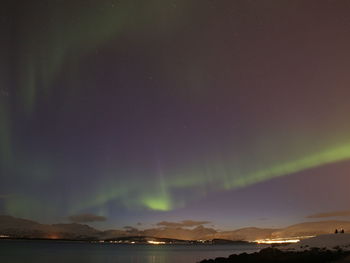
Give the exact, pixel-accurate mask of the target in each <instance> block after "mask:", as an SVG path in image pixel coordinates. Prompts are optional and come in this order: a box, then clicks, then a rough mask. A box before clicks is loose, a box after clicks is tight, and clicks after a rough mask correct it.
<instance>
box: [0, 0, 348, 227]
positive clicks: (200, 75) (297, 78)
mask: <svg viewBox="0 0 350 263" xmlns="http://www.w3.org/2000/svg"><path fill="white" fill-rule="evenodd" d="M349 12H350V2H348V1H325V0H324V1H323V0H322V1H301V0H300V1H287V0H283V1H280V0H266V1H259V0H256V1H255V0H252V1H248V0H245V1H243V0H242V1H211V0H202V1H185V0H182V1H177V0H149V1H136V0H119V1H118V0H101V1H93V0H90V1H80V0H78V1H63V0H62V1H60V0H58V1H49V0H35V1H21V0H18V1H10V0H9V1H3V2H2V3H1V10H0V24H1V32H2V36H1V39H2V41H1V42H0V58H1V59H0V125H1V126H0V180H1V181H0V214H8V215H13V216H19V217H25V218H31V219H37V220H38V219H40V220H42V221H47V222H53V221H59V220H65V218H68V217H71V216H75V215H79V214H95V215H98V216H103V217H105V218H107V221H106V222H102V223H98V224H99V226H101V227H111V226H123V225H136V224H137V222H142V224H145V225H147V224H151V223H154V222H159V221H162V220H168V221H176V220H178V221H180V220H188V219H190V220H209V221H211V222H213V223H215V224H217V226H218V227H222V228H226V227H231V226H234V227H237V226H247V225H258V224H260V225H263V226H269V227H270V226H279V225H280V224H285V223H290V222H292V221H293V220H295V219H297V220H306V219H305V216H307V215H309V214H313V213H325V212H328V211H334V210H337V209H339V210H347V209H349V207H348V204H347V200H348V198H349V197H348V194H347V193H348V183H350V181H349V172H350V162H349V160H350V122H349V116H350V103H349V98H350V75H349V69H350V52H349V48H348V47H349V46H350V34H349V33H350V18H349V15H348V14H349ZM261 218H264V220H260V219H261Z"/></svg>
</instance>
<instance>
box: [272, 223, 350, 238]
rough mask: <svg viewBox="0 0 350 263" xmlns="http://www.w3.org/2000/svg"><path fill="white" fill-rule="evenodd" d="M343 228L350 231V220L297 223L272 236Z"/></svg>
mask: <svg viewBox="0 0 350 263" xmlns="http://www.w3.org/2000/svg"><path fill="white" fill-rule="evenodd" d="M341 228H343V229H344V230H345V232H350V221H337V220H329V221H320V222H306V223H300V224H295V225H291V226H288V227H286V228H283V229H280V230H279V231H275V232H273V233H272V237H298V236H315V235H322V234H329V233H333V232H334V230H335V229H341Z"/></svg>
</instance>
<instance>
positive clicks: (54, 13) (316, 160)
mask: <svg viewBox="0 0 350 263" xmlns="http://www.w3.org/2000/svg"><path fill="white" fill-rule="evenodd" d="M28 2H30V1H28ZM58 2H59V1H58ZM58 2H57V3H58ZM162 2H163V3H162V4H160V1H155V0H152V1H147V4H141V3H140V1H130V0H128V1H120V2H119V4H118V6H116V7H115V8H109V7H110V5H111V4H110V3H108V1H103V4H102V5H101V6H99V9H96V6H94V5H93V4H92V6H90V7H89V8H84V9H82V10H83V12H84V14H82V15H81V16H80V17H79V20H75V15H74V13H72V14H68V15H67V17H63V18H62V17H60V16H61V14H62V13H64V10H63V9H62V6H60V5H57V4H55V3H56V2H52V5H51V7H50V11H48V12H47V13H46V15H44V16H43V17H41V19H39V20H32V22H28V21H22V27H21V34H20V37H19V38H20V40H21V43H23V46H22V47H21V48H20V50H19V53H20V55H19V58H18V61H17V63H18V65H20V69H19V73H18V74H19V80H18V88H19V90H20V92H19V94H20V95H19V98H16V99H18V100H19V101H21V103H17V105H18V104H21V105H22V106H23V109H22V111H23V112H24V113H23V114H24V115H26V116H28V119H30V118H31V116H33V115H35V105H36V103H37V100H38V97H39V96H40V94H41V93H44V94H46V95H47V98H48V100H49V98H50V91H51V89H52V88H53V86H54V83H55V80H56V79H58V78H59V74H60V73H61V70H62V69H63V68H64V66H65V65H66V64H69V65H70V66H71V68H70V70H71V72H72V75H74V72H75V70H77V68H78V65H79V60H80V59H81V58H83V57H84V55H86V54H89V52H94V51H93V50H95V49H97V48H99V47H103V45H106V44H107V43H108V41H110V40H112V39H117V38H118V36H119V34H121V33H123V32H126V31H133V30H139V29H140V28H142V24H143V22H144V21H148V20H152V18H153V17H159V16H161V17H163V19H164V21H166V23H167V24H168V25H171V26H172V27H171V28H170V29H172V30H176V28H177V27H179V26H180V25H181V24H182V23H186V19H184V18H190V16H191V15H192V13H193V12H194V10H195V9H194V7H193V6H192V5H190V4H189V3H188V4H183V6H180V7H178V8H181V9H182V13H183V14H185V15H183V17H182V21H180V19H178V18H177V17H176V16H175V15H174V14H172V12H171V9H169V8H165V7H168V6H170V7H171V6H172V5H171V4H170V3H172V1H168V0H166V1H162ZM135 6H138V8H135ZM28 8H29V7H28ZM75 9H76V12H78V11H81V9H80V8H79V6H76V7H75ZM135 10H136V12H135ZM145 10H146V11H145ZM164 11H166V12H165V13H164ZM130 13H132V14H133V16H132V17H130V15H129V14H130ZM34 16H35V12H34V11H33V12H32V14H31V16H29V17H34ZM33 21H34V22H33ZM47 21H51V22H48V24H47V23H46V22H47ZM43 25H45V26H46V27H44V26H43ZM37 27H39V28H41V31H36V34H33V28H37ZM157 29H158V30H159V32H156V33H158V34H161V33H163V32H162V30H161V29H160V28H157ZM163 30H164V31H168V30H169V27H168V28H167V29H163ZM141 44H142V43H141ZM73 54H74V57H75V60H74V61H73V62H74V63H72V61H70V59H71V56H72V55H73ZM67 62H69V63H67ZM2 67H3V68H5V66H4V65H2ZM2 79H3V78H2ZM2 79H1V80H2ZM71 82H72V83H71V87H70V88H71V90H70V92H72V93H74V92H76V91H75V89H77V88H80V89H82V88H83V87H81V86H80V85H79V83H78V84H77V82H76V80H75V79H74V77H72V79H71ZM1 85H2V86H6V82H5V83H1ZM197 86H199V85H197ZM9 104H10V103H9V102H8V97H5V96H1V95H0V123H1V129H0V165H2V166H4V165H5V164H7V165H9V164H11V162H12V160H13V155H14V152H15V149H14V147H13V141H14V138H12V136H11V134H12V131H13V127H12V124H11V121H10V120H11V117H12V116H11V114H10V112H11V106H10V105H9ZM345 138H346V137H344V138H342V139H343V140H338V141H337V143H330V144H329V145H327V146H326V147H323V149H322V150H319V151H317V152H313V153H309V154H304V155H302V156H296V157H293V158H290V159H289V160H283V161H280V160H276V162H275V163H273V164H269V163H267V164H265V165H262V166H263V167H259V169H256V167H254V165H252V167H254V168H255V169H256V170H252V171H251V170H242V171H238V170H237V167H240V164H239V162H238V161H236V160H225V161H224V162H222V164H220V162H218V163H209V164H208V166H207V169H205V168H202V169H200V168H198V167H201V164H200V163H196V164H189V165H192V167H191V168H188V169H187V168H185V169H182V170H179V171H170V172H169V174H167V176H164V177H162V178H161V180H160V179H159V178H157V180H154V182H149V183H146V182H142V176H136V179H135V178H134V179H130V180H128V182H121V181H114V180H113V179H111V180H110V181H108V182H106V181H104V182H103V183H101V184H100V185H97V186H95V185H94V188H93V189H91V192H89V193H86V194H81V195H79V196H77V197H76V200H73V204H72V205H70V206H71V207H70V212H71V213H72V214H73V213H78V212H80V211H83V210H85V209H89V208H98V207H101V206H102V207H103V206H104V205H105V204H107V203H108V202H110V201H118V202H121V203H122V204H123V205H124V206H125V207H127V208H128V209H149V210H155V211H170V210H173V209H176V208H180V207H184V206H186V204H187V203H188V202H190V201H193V200H198V199H200V198H203V197H204V196H206V195H209V194H211V193H214V192H216V191H223V190H232V189H237V188H241V187H247V186H250V185H253V184H256V183H259V182H263V181H266V180H270V179H272V178H276V177H280V176H285V175H289V174H293V173H297V172H300V171H303V170H306V169H312V168H316V167H319V166H323V165H327V164H332V163H337V162H341V161H345V160H348V159H350V143H348V142H347V140H346V139H345ZM262 139H263V138H262ZM342 141H343V143H342ZM339 145H340V146H339ZM277 154H278V153H277ZM17 158H21V156H20V155H19V154H18V155H17ZM24 159H30V158H28V157H27V158H24ZM22 163H23V162H22ZM35 165H36V163H34V162H29V161H27V163H25V167H22V168H21V169H23V171H26V170H32V169H30V168H31V167H32V166H35ZM37 166H41V167H44V170H45V171H44V172H42V173H41V174H40V175H37V178H33V177H32V179H34V180H37V181H43V180H45V177H46V178H47V180H49V179H50V175H49V174H50V173H51V169H50V167H49V165H46V166H45V164H41V163H39V164H37ZM203 167H205V165H203ZM27 168H28V169H27ZM0 171H1V170H0ZM102 173H103V172H102ZM37 174H38V173H37ZM144 184H146V185H147V187H144ZM177 190H182V191H188V192H189V194H188V195H186V198H185V197H184V196H175V194H174V192H176V191H177ZM42 205H43V201H38V200H36V199H35V197H28V196H19V197H18V196H17V197H11V196H10V197H9V198H7V199H6V200H5V210H6V211H7V212H8V213H9V214H14V215H21V216H26V215H28V214H30V213H31V212H32V210H33V209H37V210H39V209H40V207H41V206H42ZM49 206H50V205H47V206H45V207H49ZM29 207H31V208H30V209H29Z"/></svg>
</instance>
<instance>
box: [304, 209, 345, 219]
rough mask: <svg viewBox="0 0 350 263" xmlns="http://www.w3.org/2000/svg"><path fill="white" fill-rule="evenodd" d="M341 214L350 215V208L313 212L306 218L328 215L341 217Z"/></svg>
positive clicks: (325, 216)
mask: <svg viewBox="0 0 350 263" xmlns="http://www.w3.org/2000/svg"><path fill="white" fill-rule="evenodd" d="M339 216H350V210H343V211H333V212H327V213H318V214H312V215H309V216H306V218H327V217H339Z"/></svg>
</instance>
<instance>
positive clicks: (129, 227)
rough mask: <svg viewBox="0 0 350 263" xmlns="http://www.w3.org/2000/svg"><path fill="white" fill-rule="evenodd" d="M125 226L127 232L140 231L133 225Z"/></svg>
mask: <svg viewBox="0 0 350 263" xmlns="http://www.w3.org/2000/svg"><path fill="white" fill-rule="evenodd" d="M123 228H124V229H125V231H126V232H129V233H134V232H138V231H139V230H138V229H137V228H135V227H132V226H124V227H123Z"/></svg>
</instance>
